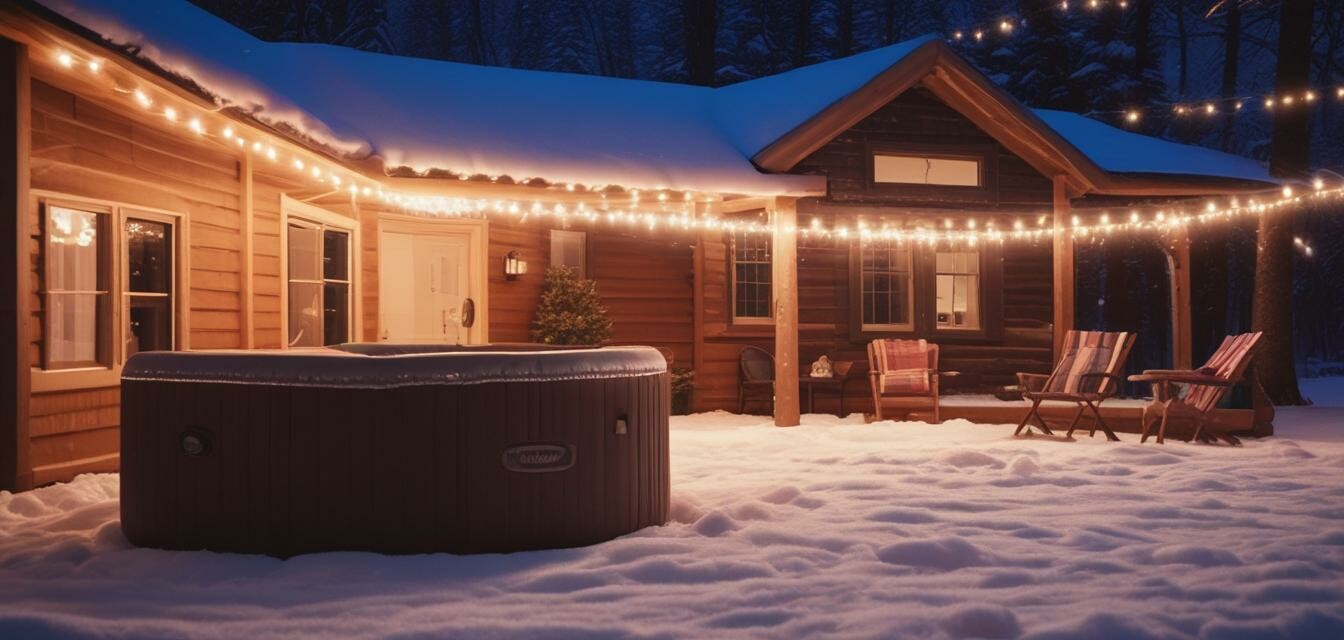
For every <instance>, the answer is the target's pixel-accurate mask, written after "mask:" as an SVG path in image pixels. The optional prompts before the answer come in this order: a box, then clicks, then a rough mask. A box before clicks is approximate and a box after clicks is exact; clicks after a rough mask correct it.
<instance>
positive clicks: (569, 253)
mask: <svg viewBox="0 0 1344 640" xmlns="http://www.w3.org/2000/svg"><path fill="white" fill-rule="evenodd" d="M587 240H588V238H587V236H586V234H584V232H582V231H562V230H560V229H552V230H551V265H553V266H561V267H569V268H570V269H573V270H574V273H576V274H577V275H578V276H579V277H580V278H586V277H588V274H587V273H586V272H585V271H586V269H585V264H584V262H585V260H584V258H585V256H584V253H585V246H584V245H585V244H586V243H587Z"/></svg>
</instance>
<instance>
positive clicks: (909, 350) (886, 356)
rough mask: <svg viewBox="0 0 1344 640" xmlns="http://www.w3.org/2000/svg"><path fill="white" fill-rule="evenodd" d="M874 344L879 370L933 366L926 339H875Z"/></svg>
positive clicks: (892, 370)
mask: <svg viewBox="0 0 1344 640" xmlns="http://www.w3.org/2000/svg"><path fill="white" fill-rule="evenodd" d="M873 346H874V351H876V352H877V368H878V371H882V372H888V371H891V372H894V371H898V370H901V369H921V370H922V369H929V368H931V367H930V365H929V343H928V341H926V340H874V341H873Z"/></svg>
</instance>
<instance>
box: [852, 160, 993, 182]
mask: <svg viewBox="0 0 1344 640" xmlns="http://www.w3.org/2000/svg"><path fill="white" fill-rule="evenodd" d="M873 182H895V183H901V184H941V185H952V186H957V187H978V186H980V161H978V160H972V159H958V158H929V157H923V156H895V155H886V154H876V155H874V156H873Z"/></svg>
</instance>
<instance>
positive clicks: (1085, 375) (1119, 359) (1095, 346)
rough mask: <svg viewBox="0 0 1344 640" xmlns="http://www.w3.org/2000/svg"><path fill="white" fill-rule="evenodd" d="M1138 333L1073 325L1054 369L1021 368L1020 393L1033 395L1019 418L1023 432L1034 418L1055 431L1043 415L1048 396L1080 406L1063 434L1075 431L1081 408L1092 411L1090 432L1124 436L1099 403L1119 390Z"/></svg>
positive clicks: (1046, 429) (1045, 428) (1044, 428)
mask: <svg viewBox="0 0 1344 640" xmlns="http://www.w3.org/2000/svg"><path fill="white" fill-rule="evenodd" d="M1135 337H1136V336H1135V334H1133V333H1128V332H1124V331H1119V332H1114V331H1112V332H1108V331H1070V332H1068V333H1067V334H1065V336H1064V345H1063V355H1062V356H1061V357H1060V359H1059V364H1058V365H1056V366H1055V370H1054V371H1053V372H1051V373H1050V375H1048V376H1047V375H1043V374H1039V373H1018V374H1017V380H1018V382H1019V383H1021V385H1022V397H1024V398H1026V399H1028V400H1030V401H1031V408H1030V409H1028V410H1027V415H1025V416H1022V421H1021V422H1019V423H1018V424H1017V431H1014V432H1013V435H1019V434H1021V433H1022V430H1023V429H1027V430H1028V432H1030V428H1031V425H1030V424H1029V423H1030V422H1031V421H1032V419H1033V418H1034V419H1035V422H1036V425H1035V426H1036V427H1037V428H1039V429H1040V430H1041V432H1042V433H1044V434H1046V435H1054V432H1053V431H1051V430H1050V427H1049V426H1047V425H1046V424H1045V419H1044V418H1042V417H1041V411H1040V407H1041V403H1042V402H1044V401H1046V400H1059V401H1064V402H1073V403H1075V404H1077V405H1078V411H1077V412H1076V413H1074V414H1073V421H1072V422H1070V423H1069V431H1068V433H1067V434H1065V437H1070V438H1071V437H1073V432H1074V431H1075V430H1076V429H1077V428H1078V421H1079V420H1082V418H1083V412H1084V411H1087V410H1089V409H1090V410H1091V411H1092V429H1091V431H1089V432H1088V437H1091V436H1094V435H1096V433H1097V429H1101V430H1102V431H1103V432H1104V433H1105V434H1106V438H1107V439H1108V440H1113V441H1119V440H1120V438H1119V437H1117V436H1116V435H1115V432H1114V431H1111V428H1110V427H1109V426H1108V425H1107V424H1106V421H1105V420H1103V419H1102V417H1101V410H1100V409H1099V408H1098V407H1099V406H1100V405H1101V403H1102V402H1103V401H1104V400H1106V399H1107V398H1110V397H1113V396H1115V395H1116V394H1117V393H1119V392H1120V383H1121V382H1122V381H1123V379H1122V378H1121V377H1120V376H1121V372H1123V371H1124V367H1125V360H1126V359H1128V358H1129V350H1130V349H1131V348H1133V347H1134V338H1135Z"/></svg>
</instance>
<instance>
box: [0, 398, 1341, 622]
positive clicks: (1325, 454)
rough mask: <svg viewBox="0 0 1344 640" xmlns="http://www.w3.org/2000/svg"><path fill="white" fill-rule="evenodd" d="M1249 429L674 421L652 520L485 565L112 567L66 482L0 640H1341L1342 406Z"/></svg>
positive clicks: (193, 562) (111, 512)
mask: <svg viewBox="0 0 1344 640" xmlns="http://www.w3.org/2000/svg"><path fill="white" fill-rule="evenodd" d="M1317 400H1318V403H1319V404H1322V405H1324V404H1328V403H1327V402H1323V400H1324V398H1317ZM1334 404H1336V405H1338V404H1344V403H1340V402H1338V401H1336V402H1335V403H1334ZM1276 422H1277V424H1278V426H1279V433H1280V435H1279V436H1278V437H1275V438H1271V439H1267V440H1263V441H1251V442H1248V443H1247V444H1246V446H1245V447H1242V448H1231V447H1226V446H1205V445H1190V444H1185V443H1180V442H1170V443H1168V444H1167V445H1165V446H1158V445H1155V444H1152V443H1149V444H1146V445H1140V444H1138V443H1137V441H1136V440H1137V438H1136V437H1135V436H1133V435H1125V434H1122V437H1124V439H1125V442H1123V443H1119V444H1113V443H1107V442H1106V441H1105V440H1104V439H1102V438H1096V439H1090V440H1089V439H1088V438H1085V437H1084V438H1082V439H1081V440H1080V441H1078V442H1072V443H1069V442H1055V441H1048V440H1042V439H1034V440H1016V439H1013V438H1011V437H1010V436H1009V433H1010V431H1011V428H1009V427H1006V426H997V427H995V426H984V425H972V424H968V423H965V422H959V421H958V422H949V423H947V424H943V425H940V426H929V425H923V424H908V423H902V424H894V423H879V424H871V425H864V424H862V421H861V420H859V419H858V417H857V416H852V417H851V418H850V419H848V420H839V419H837V418H833V417H829V416H806V417H805V418H804V426H802V427H798V428H792V429H776V428H774V427H771V426H769V425H768V423H767V422H766V421H765V420H764V419H762V418H756V417H748V416H733V415H729V414H722V413H717V414H703V415H697V416H690V417H686V418H676V419H674V421H673V433H672V450H671V451H672V455H673V504H674V513H673V518H674V521H673V522H672V523H671V524H669V525H668V526H665V527H657V528H651V529H646V530H644V531H641V532H639V533H637V534H634V535H630V536H627V537H625V538H622V539H619V540H616V541H613V542H609V543H606V544H602V545H597V546H594V547H589V548H583V549H570V550H560V551H548V552H537V553H520V554H513V555H507V556H499V555H493V556H464V557H455V556H449V555H432V556H410V557H385V556H378V555H372V554H364V553H335V554H323V555H312V556H302V557H297V558H293V559H290V560H288V561H281V560H276V559H273V558H267V557H258V556H235V555H221V554H213V553H203V552H193V553H185V552H164V551H155V550H149V549H135V548H131V547H129V546H128V545H127V543H126V541H125V539H124V538H123V537H122V535H121V532H120V528H119V525H118V522H117V477H116V476H115V475H101V476H82V477H80V478H79V479H77V480H76V481H75V482H73V483H70V484H67V485H61V486H56V487H52V488H46V489H41V490H38V491H33V492H29V493H24V494H19V495H9V494H0V638H28V637H41V636H83V635H93V636H127V637H144V636H207V637H222V638H251V637H261V636H294V635H308V634H312V635H317V634H322V635H326V634H332V635H356V636H387V635H395V636H444V635H470V636H478V635H490V636H509V637H515V636H523V635H529V636H530V635H542V636H548V637H556V636H560V637H566V636H569V637H625V636H636V635H651V636H664V637H732V636H769V637H782V638H793V637H809V636H822V635H825V636H843V637H873V636H880V637H918V638H939V637H953V638H963V637H1017V636H1023V637H1045V638H1075V637H1084V638H1117V639H1118V638H1125V639H1132V638H1177V637H1202V638H1276V637H1284V638H1344V409H1341V408H1330V407H1323V406H1316V407H1309V408H1301V409H1287V410H1282V411H1280V413H1279V419H1278V420H1277V421H1276Z"/></svg>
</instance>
